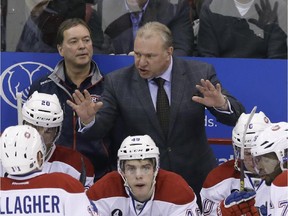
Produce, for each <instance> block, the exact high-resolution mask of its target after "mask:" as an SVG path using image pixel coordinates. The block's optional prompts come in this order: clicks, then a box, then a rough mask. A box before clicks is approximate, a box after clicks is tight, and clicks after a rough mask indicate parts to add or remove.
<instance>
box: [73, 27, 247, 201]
mask: <svg viewBox="0 0 288 216" xmlns="http://www.w3.org/2000/svg"><path fill="white" fill-rule="evenodd" d="M134 52H135V55H134V56H135V63H134V64H133V65H131V66H129V67H126V68H122V69H119V70H117V71H115V72H111V73H109V74H107V76H106V77H105V81H104V83H105V84H104V86H105V87H104V92H103V96H102V102H99V103H96V104H95V103H91V99H90V95H89V93H88V91H86V90H84V94H82V93H80V92H79V91H77V90H76V91H75V93H74V94H73V98H74V100H75V102H74V103H73V102H72V101H67V103H68V104H69V105H70V106H71V107H72V108H73V109H74V110H75V111H76V112H77V114H78V116H79V117H80V121H81V123H82V125H84V126H85V127H84V128H83V129H82V130H83V132H84V131H86V132H85V133H86V134H87V136H90V137H91V138H93V137H94V138H95V137H102V136H103V135H105V134H106V133H107V132H108V131H109V130H110V129H111V128H112V127H113V125H114V124H115V122H116V120H117V119H118V118H121V119H122V121H123V127H122V129H123V131H124V132H125V133H126V134H125V135H138V134H148V135H149V136H151V137H152V139H154V140H155V143H157V145H158V148H159V149H160V154H161V161H160V167H161V168H163V169H167V170H171V171H174V172H176V173H178V174H180V175H182V176H183V177H184V178H185V179H186V180H187V182H188V183H189V185H190V186H191V187H192V188H193V189H194V191H195V193H196V194H197V196H198V203H199V204H201V200H200V198H199V192H200V189H201V187H202V183H203V181H204V180H205V177H206V175H207V174H208V173H209V171H210V170H212V169H213V168H214V167H215V166H216V159H215V156H214V154H213V151H212V149H211V148H210V146H209V144H208V142H207V136H206V132H205V121H204V118H205V107H207V109H208V110H209V111H210V112H211V113H212V114H213V115H214V116H215V117H216V119H217V120H218V121H219V122H221V123H223V124H226V125H231V126H234V125H235V124H236V121H237V119H238V117H239V116H240V115H241V113H242V112H244V111H245V109H244V107H243V106H242V104H241V103H240V102H238V101H237V100H236V99H235V98H234V97H233V96H232V95H230V94H229V93H228V92H227V91H225V90H224V89H223V88H222V87H221V85H220V82H219V80H218V79H217V76H216V73H215V70H214V68H213V66H212V65H210V64H207V63H204V62H199V61H195V60H185V59H181V58H177V57H173V55H172V54H173V47H172V36H171V31H170V30H169V29H168V28H167V27H166V26H165V25H163V24H160V23H159V22H149V23H147V24H145V25H144V26H142V27H141V28H140V29H139V30H138V32H137V36H136V39H135V43H134ZM158 77H161V78H163V79H164V80H165V84H164V89H165V91H166V93H167V96H168V99H169V105H170V114H169V126H168V128H169V129H168V133H167V134H166V135H165V133H164V131H163V130H162V128H161V125H160V122H159V120H158V118H157V110H156V104H157V102H156V100H157V90H158V87H157V85H156V83H155V81H154V79H153V78H158ZM95 113H96V115H95Z"/></svg>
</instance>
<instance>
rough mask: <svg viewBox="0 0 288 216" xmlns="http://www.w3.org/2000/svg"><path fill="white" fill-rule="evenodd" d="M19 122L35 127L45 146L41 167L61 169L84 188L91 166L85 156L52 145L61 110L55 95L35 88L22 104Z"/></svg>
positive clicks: (90, 181) (91, 179)
mask: <svg viewBox="0 0 288 216" xmlns="http://www.w3.org/2000/svg"><path fill="white" fill-rule="evenodd" d="M22 118H23V124H25V125H30V126H31V127H34V128H36V129H37V131H38V132H39V133H40V135H42V137H43V140H44V143H45V146H46V154H45V163H44V166H43V171H44V172H47V173H51V172H63V173H67V174H68V175H71V176H72V177H74V178H76V179H77V180H79V181H80V182H81V183H82V184H83V185H84V186H85V187H86V188H89V187H90V186H91V185H92V184H93V182H94V168H93V165H92V163H91V161H90V160H89V159H87V158H86V157H85V156H84V155H82V154H81V153H79V152H78V151H76V150H73V149H72V148H67V147H65V146H60V145H56V144H55V142H57V139H58V137H59V136H60V133H61V128H62V122H63V110H62V108H61V105H60V102H59V100H58V97H57V96H56V95H55V94H53V95H50V94H45V93H38V92H37V91H35V92H34V93H33V94H32V96H31V97H30V98H29V99H28V100H27V101H26V102H25V103H24V105H23V108H22Z"/></svg>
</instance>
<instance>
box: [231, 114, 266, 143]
mask: <svg viewBox="0 0 288 216" xmlns="http://www.w3.org/2000/svg"><path fill="white" fill-rule="evenodd" d="M249 116H250V114H245V113H242V114H241V116H240V117H239V119H238V121H237V123H236V125H235V127H234V128H233V130H232V141H233V145H235V146H237V147H239V148H242V141H243V140H242V139H243V133H244V130H245V126H246V124H247V121H248V118H249ZM269 125H271V122H270V120H269V118H268V117H267V116H266V115H265V114H264V113H263V112H259V113H255V114H254V116H253V117H252V119H251V122H250V124H249V126H248V128H247V131H246V135H245V140H244V148H251V147H252V145H253V140H254V138H255V135H256V134H257V133H258V132H260V131H263V130H264V129H265V128H266V127H268V126H269Z"/></svg>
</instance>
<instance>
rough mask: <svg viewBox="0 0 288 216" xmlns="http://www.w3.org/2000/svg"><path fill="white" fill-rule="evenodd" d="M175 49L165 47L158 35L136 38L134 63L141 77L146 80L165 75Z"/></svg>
mask: <svg viewBox="0 0 288 216" xmlns="http://www.w3.org/2000/svg"><path fill="white" fill-rule="evenodd" d="M172 52H173V47H168V48H167V47H165V46H164V42H163V39H162V38H161V36H159V35H158V34H154V35H153V36H152V37H138V36H137V37H136V39H135V42H134V58H135V59H134V61H135V66H136V68H137V69H138V72H139V74H140V76H141V77H142V78H144V79H149V78H154V77H157V76H160V75H161V74H163V73H164V72H165V71H166V70H167V68H168V67H169V64H170V61H171V56H172Z"/></svg>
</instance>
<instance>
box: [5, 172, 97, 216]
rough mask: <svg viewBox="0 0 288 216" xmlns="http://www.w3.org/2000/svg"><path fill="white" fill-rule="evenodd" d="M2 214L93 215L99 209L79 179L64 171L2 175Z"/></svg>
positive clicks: (18, 215)
mask: <svg viewBox="0 0 288 216" xmlns="http://www.w3.org/2000/svg"><path fill="white" fill-rule="evenodd" d="M0 180H1V189H0V192H1V201H0V214H1V215H13V216H21V215H30V216H42V215H43V216H44V215H45V216H49V215H51V216H52V215H53V216H64V215H67V216H73V215H75V216H79V215H81V216H91V215H94V216H95V215H97V209H96V207H95V205H94V204H93V203H91V202H90V201H89V199H88V198H87V196H86V194H85V192H84V187H83V185H81V183H80V182H79V181H77V180H76V179H74V178H73V177H71V176H69V175H67V174H64V173H49V174H47V173H43V172H41V171H39V172H34V173H32V174H29V175H23V176H10V175H8V177H5V178H1V179H0Z"/></svg>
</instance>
